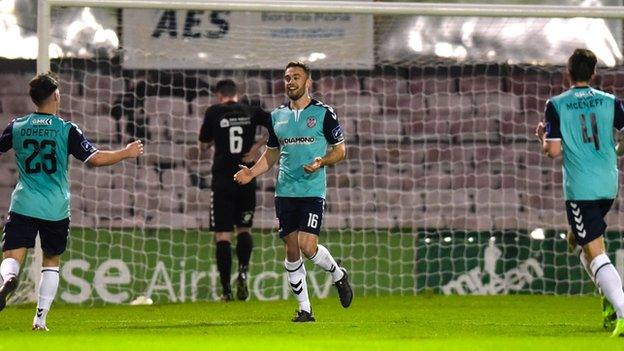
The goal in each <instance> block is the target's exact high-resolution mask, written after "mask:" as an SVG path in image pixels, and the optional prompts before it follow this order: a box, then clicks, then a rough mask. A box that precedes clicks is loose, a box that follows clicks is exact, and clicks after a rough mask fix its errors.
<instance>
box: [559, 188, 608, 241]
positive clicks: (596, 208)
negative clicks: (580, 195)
mask: <svg viewBox="0 0 624 351" xmlns="http://www.w3.org/2000/svg"><path fill="white" fill-rule="evenodd" d="M612 204H613V200H612V199H608V200H592V201H566V212H567V214H568V223H569V224H570V228H571V229H572V232H573V233H574V239H576V243H577V244H579V245H581V246H583V245H586V244H588V243H590V242H591V241H593V240H595V239H597V238H599V237H601V236H602V235H604V233H605V230H606V229H607V223H606V222H605V220H604V217H605V216H606V215H607V213H608V212H609V210H610V209H611V205H612Z"/></svg>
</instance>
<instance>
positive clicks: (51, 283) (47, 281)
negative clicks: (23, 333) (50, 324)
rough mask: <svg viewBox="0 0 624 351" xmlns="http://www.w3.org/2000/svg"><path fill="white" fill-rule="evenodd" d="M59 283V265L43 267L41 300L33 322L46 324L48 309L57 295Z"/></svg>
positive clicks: (40, 286) (40, 287) (40, 288)
mask: <svg viewBox="0 0 624 351" xmlns="http://www.w3.org/2000/svg"><path fill="white" fill-rule="evenodd" d="M58 285H59V267H43V268H42V269H41V281H40V282H39V301H38V303H37V311H36V312H35V319H34V321H33V324H37V325H45V324H46V317H47V315H48V311H50V306H52V301H54V297H55V296H56V290H57V289H58Z"/></svg>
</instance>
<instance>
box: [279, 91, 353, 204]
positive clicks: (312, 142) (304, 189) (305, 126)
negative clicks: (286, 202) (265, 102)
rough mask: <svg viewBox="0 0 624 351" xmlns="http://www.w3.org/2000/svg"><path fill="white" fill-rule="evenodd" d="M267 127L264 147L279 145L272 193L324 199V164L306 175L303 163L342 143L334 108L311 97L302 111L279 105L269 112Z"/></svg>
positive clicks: (325, 182) (309, 161)
mask: <svg viewBox="0 0 624 351" xmlns="http://www.w3.org/2000/svg"><path fill="white" fill-rule="evenodd" d="M268 129H269V140H268V142H267V147H269V148H280V165H279V174H278V177H277V184H276V189H275V196H283V197H320V198H325V192H326V187H327V181H326V173H325V167H322V168H321V169H319V170H318V171H316V172H314V173H312V174H307V173H306V172H305V171H304V170H303V166H304V165H306V164H308V163H311V162H312V161H314V159H315V158H316V157H323V156H325V154H326V153H327V148H328V146H329V145H331V146H333V145H337V144H340V143H342V142H344V136H343V133H342V129H341V127H340V124H339V123H338V120H337V119H336V114H335V112H334V110H333V109H332V108H331V107H330V106H327V105H325V104H323V103H321V102H319V101H317V100H314V99H313V100H312V101H311V102H310V104H308V106H306V107H305V108H304V109H302V110H293V109H291V108H290V106H289V105H282V106H280V107H278V108H277V109H275V110H274V111H273V112H272V113H271V123H270V124H269V128H268Z"/></svg>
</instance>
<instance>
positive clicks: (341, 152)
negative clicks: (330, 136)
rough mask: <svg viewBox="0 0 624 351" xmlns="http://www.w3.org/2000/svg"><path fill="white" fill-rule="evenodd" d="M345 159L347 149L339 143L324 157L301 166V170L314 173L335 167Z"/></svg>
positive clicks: (343, 144)
mask: <svg viewBox="0 0 624 351" xmlns="http://www.w3.org/2000/svg"><path fill="white" fill-rule="evenodd" d="M345 157H347V147H346V146H345V143H340V144H338V145H335V146H334V147H332V148H331V150H329V152H328V153H327V155H325V157H317V158H315V159H314V161H312V163H309V164H307V165H305V166H303V170H304V171H306V173H314V172H316V171H317V170H318V169H319V168H321V167H325V166H332V165H335V164H336V163H338V162H340V161H342V160H344V159H345Z"/></svg>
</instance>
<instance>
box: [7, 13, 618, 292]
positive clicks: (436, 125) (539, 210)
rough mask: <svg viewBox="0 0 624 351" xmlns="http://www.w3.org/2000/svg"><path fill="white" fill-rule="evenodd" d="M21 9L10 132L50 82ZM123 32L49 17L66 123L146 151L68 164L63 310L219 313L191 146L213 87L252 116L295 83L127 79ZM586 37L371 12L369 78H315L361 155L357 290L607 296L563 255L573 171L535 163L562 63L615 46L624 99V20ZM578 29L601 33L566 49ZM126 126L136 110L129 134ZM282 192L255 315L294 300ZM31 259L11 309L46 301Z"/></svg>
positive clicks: (355, 168) (265, 216) (261, 221)
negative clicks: (214, 309)
mask: <svg viewBox="0 0 624 351" xmlns="http://www.w3.org/2000/svg"><path fill="white" fill-rule="evenodd" d="M9 3H13V4H14V5H15V6H14V7H13V8H9V7H10V6H6V7H5V8H3V11H4V12H3V13H2V16H3V17H2V19H3V21H4V22H2V23H3V24H4V33H2V36H3V37H2V38H3V39H5V40H4V42H6V43H7V44H6V45H3V49H2V50H4V51H3V56H5V57H6V58H5V59H2V60H1V61H0V63H1V64H0V96H1V98H0V103H1V115H2V118H3V120H4V121H5V122H8V121H9V120H10V119H11V118H13V117H15V116H19V115H22V114H25V113H28V112H30V111H31V110H32V105H31V103H30V101H29V98H28V96H27V95H26V93H27V91H26V86H27V82H28V80H29V79H30V78H31V76H32V75H33V74H34V73H35V67H36V66H35V61H34V60H33V58H34V57H35V56H36V50H35V51H34V55H35V56H33V52H32V50H30V51H29V50H28V48H30V49H34V48H36V43H35V44H34V45H33V43H32V40H31V38H32V37H33V35H34V33H33V32H34V28H35V24H36V21H35V20H34V18H35V17H34V15H33V14H34V13H36V11H34V10H36V2H35V1H15V2H11V1H8V2H7V4H9ZM571 3H572V4H579V2H578V1H575V2H571ZM591 3H592V4H597V3H598V2H595V1H594V2H591ZM558 4H560V2H558ZM587 4H589V2H587ZM602 4H607V5H616V4H619V2H618V1H614V2H602ZM186 15H188V13H186ZM11 16H13V17H11ZM220 16H221V17H220ZM122 18H123V15H122V12H121V11H119V10H98V9H93V10H85V9H68V10H62V11H57V12H55V13H53V21H52V23H53V27H52V40H51V41H52V43H53V44H54V45H53V48H54V50H53V53H56V54H55V56H54V58H53V59H52V61H51V67H52V70H53V71H54V72H56V73H58V75H59V77H60V79H61V82H62V84H63V88H62V89H63V90H62V93H63V94H64V95H63V106H62V109H61V116H63V117H64V118H67V119H71V120H72V121H76V122H77V123H78V124H79V125H81V126H82V127H83V129H84V130H85V133H86V134H87V135H88V136H90V137H91V138H92V139H93V140H94V141H95V142H96V144H97V145H98V146H100V147H103V148H112V147H117V146H119V145H121V144H123V143H124V142H126V141H128V140H130V139H132V138H133V135H132V133H134V137H141V138H143V139H145V140H146V155H145V157H144V159H143V160H142V161H141V162H139V163H137V164H132V163H129V162H126V163H125V164H124V165H123V167H114V168H111V169H105V170H102V169H98V170H92V169H88V168H85V167H83V166H82V165H80V164H78V163H76V162H73V163H72V165H71V179H72V183H71V184H72V193H73V201H72V223H73V229H72V233H71V241H70V249H69V251H68V253H67V254H66V256H65V257H64V264H63V267H62V275H61V276H62V278H61V288H60V290H59V295H58V300H59V301H62V302H68V303H85V304H101V303H127V302H129V301H130V300H132V299H133V298H135V297H137V296H139V295H149V296H151V297H152V298H153V299H154V300H155V301H156V302H183V301H195V300H206V299H208V300H210V299H217V298H218V294H217V279H216V269H215V267H214V261H213V259H212V256H213V251H214V250H213V242H212V237H211V234H210V233H209V232H208V231H207V229H206V228H207V223H208V211H209V189H208V184H209V182H210V174H209V170H210V166H211V165H210V161H209V159H206V160H200V159H198V155H197V150H196V147H195V144H196V139H197V133H198V130H199V124H200V122H201V116H202V115H203V111H204V110H205V108H206V107H207V106H209V105H210V104H212V103H214V102H215V98H214V96H213V95H212V93H211V91H210V86H211V85H212V84H214V83H215V82H216V81H217V80H218V79H220V78H222V77H231V78H234V79H235V80H236V81H237V82H239V83H240V84H241V87H242V91H243V92H244V94H243V96H244V98H245V99H247V100H248V101H250V102H251V103H257V104H260V105H262V106H264V107H266V108H267V109H269V110H270V109H272V108H273V107H275V106H277V105H279V104H280V103H281V102H283V101H284V98H283V86H282V83H281V74H282V72H281V69H278V68H275V67H270V66H269V67H260V66H258V65H257V64H254V63H249V62H248V64H249V65H250V67H247V68H245V67H239V68H230V69H221V68H218V65H217V64H215V66H217V67H213V68H197V67H195V68H186V69H177V68H175V67H178V66H170V67H150V68H128V66H127V65H125V64H124V62H126V63H127V62H128V61H127V60H126V61H124V56H123V54H128V53H130V52H131V48H129V47H123V45H122V46H121V47H120V46H119V45H120V42H121V43H122V44H123V40H122V39H123V38H124V28H126V27H127V24H126V25H124V21H123V20H122ZM180 18H184V17H180ZM217 18H218V19H223V18H225V19H227V18H228V15H223V14H222V15H219V14H217ZM183 21H184V20H181V22H183ZM354 21H355V20H354ZM566 21H567V22H566ZM587 21H589V22H579V21H576V22H575V21H574V20H554V19H553V20H549V19H544V20H535V21H533V22H532V25H531V26H530V27H529V28H530V29H529V30H527V31H525V32H524V33H523V34H522V35H517V36H515V37H513V38H512V37H506V36H504V35H502V34H500V33H504V32H505V31H504V30H503V29H505V28H514V26H515V25H517V24H518V22H517V21H514V20H511V19H483V18H474V19H470V20H469V21H466V20H465V19H460V18H424V19H423V18H416V17H415V18H412V17H407V18H403V17H384V16H376V17H374V18H373V21H372V22H371V26H370V27H367V28H368V29H370V30H371V36H370V37H369V38H364V39H362V38H358V40H367V39H368V40H370V42H369V44H370V47H371V51H370V54H372V55H371V56H370V58H371V61H370V62H367V61H366V57H364V58H363V59H362V58H361V57H358V59H361V60H349V59H348V55H345V56H344V60H343V61H335V62H330V63H329V66H328V67H326V68H323V67H322V66H323V63H322V62H318V66H321V68H322V69H314V74H313V79H314V81H315V83H314V87H313V95H314V97H316V98H318V99H320V100H322V101H325V102H327V103H329V104H331V105H333V106H335V108H336V110H337V112H338V116H339V118H340V120H341V123H343V125H344V127H345V130H346V134H347V136H348V139H347V142H348V149H349V151H348V153H349V156H348V159H347V160H346V161H345V162H343V163H342V164H340V165H339V166H337V167H335V169H333V170H331V171H330V172H329V177H328V186H329V188H328V208H327V216H326V220H325V223H324V227H325V228H326V233H325V234H324V240H327V242H328V246H329V247H330V249H331V250H332V252H335V255H336V256H337V257H339V258H341V259H343V262H344V263H345V264H346V265H347V266H348V267H351V270H352V272H353V281H354V285H355V287H356V289H357V291H358V292H359V293H360V294H362V295H386V294H400V295H413V294H416V293H419V292H422V291H430V290H433V291H435V292H439V293H445V294H448V293H458V294H502V293H547V294H551V293H554V294H578V293H583V294H587V293H593V292H594V289H593V287H592V286H591V285H590V284H589V282H588V280H587V279H585V277H584V276H583V275H582V274H581V273H582V271H581V268H580V267H579V266H578V264H577V261H578V259H577V258H576V257H575V256H574V255H572V254H565V253H564V252H565V250H566V248H565V242H564V240H563V239H562V238H561V232H562V231H563V230H565V224H566V220H565V213H564V211H563V206H562V204H561V201H559V200H560V199H561V196H562V191H561V186H560V181H561V170H560V163H559V161H552V160H549V159H547V158H546V157H543V156H542V155H540V153H539V152H538V149H537V145H536V143H535V141H534V137H533V128H534V126H535V125H536V124H537V122H538V121H539V120H541V118H542V109H543V106H544V104H545V101H546V99H547V98H548V97H549V96H552V95H554V94H557V93H559V92H561V91H563V90H564V89H565V88H566V84H567V83H566V82H565V79H564V74H563V67H562V66H561V63H562V62H564V61H565V58H566V57H567V55H568V53H569V52H571V50H572V49H573V48H574V47H577V46H585V45H589V41H591V40H592V39H595V36H596V35H599V36H601V37H600V38H601V39H603V41H604V43H606V44H604V45H603V46H600V47H599V49H600V50H598V52H600V55H599V57H600V59H601V64H602V67H601V68H600V70H601V71H600V74H599V76H598V77H597V81H596V85H597V86H598V87H600V88H602V89H604V90H607V91H612V92H614V93H616V94H618V95H622V93H623V92H624V71H622V70H621V69H620V68H619V67H618V65H619V63H621V59H622V55H621V49H620V48H621V44H620V43H621V40H622V31H621V25H620V23H619V21H603V20H587ZM467 22H468V23H471V24H472V26H473V28H476V29H477V30H475V29H473V30H471V31H469V33H468V34H469V35H471V37H470V38H469V39H468V41H469V42H472V43H473V44H472V45H462V43H464V44H465V43H466V38H465V36H466V35H468V34H466V33H467V32H466V28H465V24H466V23H467ZM553 22H554V24H553ZM155 23H157V22H155ZM0 24H1V23H0ZM237 24H238V23H235V22H234V23H232V22H230V25H231V26H235V25H237ZM356 25H357V24H356ZM155 26H157V24H155ZM572 27H577V28H581V29H583V28H592V29H593V28H597V27H599V28H600V30H599V31H598V32H596V31H592V35H594V37H589V38H588V37H583V36H577V37H575V38H574V40H570V39H568V38H561V40H559V41H557V40H553V38H552V36H553V35H554V34H553V33H556V32H557V31H560V30H562V29H566V28H568V29H569V28H572ZM211 28H212V27H211ZM216 28H217V29H218V28H222V27H219V26H217V27H216ZM349 28H350V27H349V24H347V25H346V26H345V27H344V28H343V29H345V30H349ZM432 28H433V29H432ZM212 29H214V28H212ZM351 29H353V28H351ZM16 31H17V32H16ZM181 31H182V29H181V27H180V32H181ZM414 31H416V32H417V35H415V34H414ZM418 31H420V32H418ZM549 31H550V32H549ZM16 33H17V35H16ZM418 33H420V34H418ZM423 33H426V34H427V35H426V36H425V35H424V34H423ZM449 33H450V34H449ZM537 33H539V34H537ZM575 33H576V32H575ZM221 34H223V35H227V33H221ZM164 35H167V33H165V34H164ZM180 35H181V33H180ZM413 37H417V38H418V37H420V38H421V42H420V44H417V43H416V44H413V43H412V42H411V40H412V39H411V38H413ZM423 38H424V39H423ZM425 39H426V40H425ZM120 40H121V41H120ZM405 42H408V43H410V45H405ZM613 42H615V43H618V44H617V45H616V46H610V45H609V44H611V43H613ZM11 43H19V44H20V45H11ZM439 43H446V44H448V45H446V46H445V45H442V46H441V45H437V44H439ZM419 45H420V46H419ZM345 46H346V49H345V50H348V48H349V47H348V45H345ZM415 47H416V48H418V47H420V51H418V52H417V54H415V53H414V51H417V50H416V49H415ZM12 48H14V50H12ZM18 48H19V52H18ZM120 48H123V50H119V49H120ZM406 48H409V49H406ZM461 48H463V49H461ZM221 59H222V60H225V61H227V59H228V58H227V57H225V58H221ZM190 61H192V60H190ZM284 62H285V61H284ZM190 65H191V66H192V65H194V64H193V63H191V64H190ZM195 65H196V64H195ZM276 65H277V66H278V67H281V65H282V62H281V61H277V63H276ZM358 65H360V66H358ZM312 67H313V68H314V67H315V64H314V62H312ZM124 99H129V100H124ZM116 109H117V110H116ZM114 111H117V112H114ZM128 111H132V113H135V116H134V117H135V120H134V122H133V123H130V124H131V125H132V126H133V128H132V131H130V130H129V129H128V126H127V124H128ZM116 113H117V114H118V116H117V118H115V115H116ZM139 115H140V116H141V118H138V116H139ZM148 134H149V135H148ZM11 157H12V156H11V155H10V154H7V155H3V156H2V157H1V161H2V167H1V168H0V199H4V200H2V201H0V212H1V213H6V212H7V209H8V203H9V201H8V199H9V196H10V191H11V190H12V187H13V186H14V185H15V182H16V180H17V173H16V168H15V165H14V164H13V163H12V159H11ZM274 178H275V174H274V173H273V174H272V175H268V176H265V177H262V178H261V179H259V182H258V187H259V189H258V202H259V209H258V210H259V211H258V214H257V219H256V223H257V224H258V225H257V226H258V227H259V228H261V231H259V233H258V235H257V236H256V247H257V251H255V253H254V256H253V263H252V267H253V268H252V272H251V276H252V291H253V293H252V297H253V298H256V299H259V300H274V299H282V298H287V297H288V294H287V289H285V288H284V280H283V269H282V266H281V251H280V250H281V247H280V243H279V242H278V241H277V240H276V238H275V235H274V230H273V228H274V218H273V217H274V215H273V202H272V197H273V193H272V191H273V189H274ZM620 206H621V202H620V200H618V201H616V203H615V205H614V209H615V210H614V211H613V212H612V213H611V214H610V217H609V218H608V222H609V224H610V230H612V231H613V232H611V233H609V234H608V238H609V239H610V240H609V251H610V253H611V254H612V255H613V258H614V261H615V262H616V264H617V268H618V270H619V271H620V273H621V274H622V272H624V251H623V250H620V246H619V242H620V241H621V240H620V239H621V234H620V230H621V229H622V228H623V227H624V222H622V221H621V220H619V216H618V214H619V209H620ZM542 228H543V229H542ZM325 235H326V236H325ZM36 263H37V261H36V256H35V257H33V260H32V263H31V264H30V269H29V270H28V273H27V277H26V282H27V283H26V284H22V290H21V292H20V294H17V295H16V296H15V297H14V299H15V302H24V301H32V299H33V295H32V293H31V292H32V291H33V289H32V288H33V287H34V285H35V284H36V282H38V269H36ZM310 278H311V280H312V281H311V283H310V286H311V294H312V295H314V296H317V297H325V296H327V295H328V294H331V293H333V291H332V290H330V288H331V286H330V284H329V283H330V282H329V281H328V280H327V277H326V276H325V275H323V274H319V275H318V278H317V277H316V273H312V274H311V277H310Z"/></svg>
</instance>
